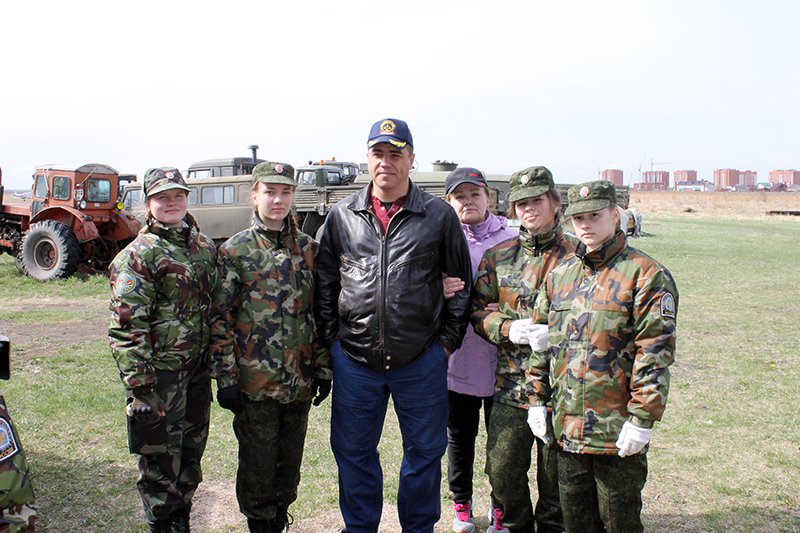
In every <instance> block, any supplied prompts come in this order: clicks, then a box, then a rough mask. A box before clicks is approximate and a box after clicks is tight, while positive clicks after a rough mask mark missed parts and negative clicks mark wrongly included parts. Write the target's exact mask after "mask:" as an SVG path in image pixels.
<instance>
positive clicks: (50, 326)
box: [0, 297, 109, 366]
mask: <svg viewBox="0 0 800 533" xmlns="http://www.w3.org/2000/svg"><path fill="white" fill-rule="evenodd" d="M13 309H14V311H15V313H18V314H19V315H20V316H21V315H22V314H24V313H26V312H30V311H47V312H48V313H55V314H58V316H59V320H46V321H40V322H36V323H35V324H31V323H28V322H26V321H14V320H7V319H2V318H0V331H2V332H3V333H4V334H5V335H8V337H9V338H10V339H13V343H14V356H15V366H16V365H18V364H22V365H24V364H25V363H26V362H27V360H28V359H29V358H30V357H31V356H33V355H43V356H48V355H54V354H56V353H57V352H58V350H59V349H60V348H62V347H64V346H67V345H70V344H76V343H81V342H87V341H90V342H91V341H97V340H102V339H105V338H106V335H107V333H108V318H109V310H108V299H107V298H100V297H95V298H82V299H81V300H80V301H75V300H68V299H65V298H36V299H28V300H24V301H20V302H14V303H13Z"/></svg>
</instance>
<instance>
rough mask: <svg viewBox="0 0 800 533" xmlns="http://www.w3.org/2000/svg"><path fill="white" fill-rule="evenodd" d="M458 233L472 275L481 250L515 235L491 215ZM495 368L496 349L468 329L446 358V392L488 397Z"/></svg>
mask: <svg viewBox="0 0 800 533" xmlns="http://www.w3.org/2000/svg"><path fill="white" fill-rule="evenodd" d="M461 229H463V230H464V236H465V237H466V238H467V244H468V245H469V255H470V259H471V260H472V272H473V275H474V274H475V273H476V272H477V271H478V265H479V264H480V262H481V258H482V257H483V252H484V251H485V250H488V249H489V248H491V247H492V246H494V245H495V244H498V243H500V242H503V241H505V240H507V239H510V238H511V237H514V236H515V235H517V231H515V230H513V229H510V228H509V227H508V221H507V220H506V218H505V217H502V216H499V215H493V214H492V213H488V214H487V216H486V219H485V220H484V221H483V222H481V223H480V224H477V225H475V226H470V225H468V224H461ZM473 281H474V280H473ZM496 366H497V346H495V345H494V344H491V343H489V342H487V341H485V340H484V339H483V338H481V337H480V336H478V334H477V333H475V330H474V329H473V327H472V326H470V327H469V328H467V334H466V335H465V336H464V342H463V344H462V345H461V348H459V349H458V350H456V351H455V352H453V354H452V355H451V356H450V360H449V363H448V369H447V388H448V389H449V390H451V391H453V392H458V393H460V394H469V395H470V396H492V395H493V394H494V384H495V367H496Z"/></svg>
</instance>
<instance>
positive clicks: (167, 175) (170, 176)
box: [164, 172, 175, 180]
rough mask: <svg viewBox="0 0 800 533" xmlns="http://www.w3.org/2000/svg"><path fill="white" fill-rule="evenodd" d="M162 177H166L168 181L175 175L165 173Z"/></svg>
mask: <svg viewBox="0 0 800 533" xmlns="http://www.w3.org/2000/svg"><path fill="white" fill-rule="evenodd" d="M164 175H165V176H166V177H167V179H168V180H171V179H172V178H174V177H175V173H174V172H167V173H166V174H164Z"/></svg>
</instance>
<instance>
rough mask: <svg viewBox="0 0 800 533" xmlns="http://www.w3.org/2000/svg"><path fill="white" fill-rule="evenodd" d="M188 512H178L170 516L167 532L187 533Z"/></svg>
mask: <svg viewBox="0 0 800 533" xmlns="http://www.w3.org/2000/svg"><path fill="white" fill-rule="evenodd" d="M189 531H190V530H189V513H188V512H186V513H184V514H178V515H175V516H173V517H172V524H171V525H170V529H169V533H189Z"/></svg>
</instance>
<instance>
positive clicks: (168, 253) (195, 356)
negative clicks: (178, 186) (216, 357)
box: [108, 215, 217, 389]
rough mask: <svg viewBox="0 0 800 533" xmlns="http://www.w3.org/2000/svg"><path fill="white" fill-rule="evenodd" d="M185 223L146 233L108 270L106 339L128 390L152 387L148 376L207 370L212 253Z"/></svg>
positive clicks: (213, 269) (211, 244)
mask: <svg viewBox="0 0 800 533" xmlns="http://www.w3.org/2000/svg"><path fill="white" fill-rule="evenodd" d="M185 221H187V222H188V223H189V226H188V227H183V228H167V227H165V226H163V225H161V224H159V223H158V222H154V223H152V224H151V225H148V226H145V227H144V229H143V230H142V232H141V233H139V235H138V236H137V237H136V239H134V241H133V242H132V243H130V244H129V245H128V246H127V247H126V248H125V249H124V250H122V251H121V252H120V253H119V254H117V257H115V258H114V261H113V263H112V264H111V267H110V268H109V278H110V280H111V305H110V308H111V311H112V315H111V325H110V326H109V328H108V339H109V343H110V344H111V352H112V354H113V355H114V359H115V360H116V361H117V366H118V367H119V371H120V375H121V377H122V381H123V382H124V384H125V387H126V388H128V389H133V388H136V387H141V386H152V385H153V384H154V383H155V372H154V371H155V370H187V369H191V368H193V367H194V366H195V365H201V366H203V367H204V368H207V365H208V359H207V356H208V341H209V337H210V328H209V324H210V322H211V320H210V318H211V293H212V290H213V287H214V284H215V282H216V276H217V274H216V250H215V248H214V242H213V241H212V240H211V239H209V238H208V237H206V236H205V235H202V234H200V233H199V232H198V230H197V227H196V224H195V222H194V219H193V218H192V217H191V215H187V218H186V219H185Z"/></svg>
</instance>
